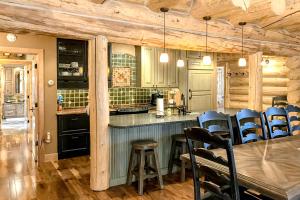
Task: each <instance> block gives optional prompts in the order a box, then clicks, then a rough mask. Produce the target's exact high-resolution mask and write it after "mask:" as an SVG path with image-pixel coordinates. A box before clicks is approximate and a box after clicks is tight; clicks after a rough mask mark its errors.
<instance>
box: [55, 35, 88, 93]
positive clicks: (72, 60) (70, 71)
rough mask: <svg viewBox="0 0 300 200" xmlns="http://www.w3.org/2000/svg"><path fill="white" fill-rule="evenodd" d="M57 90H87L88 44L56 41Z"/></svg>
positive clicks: (64, 40)
mask: <svg viewBox="0 0 300 200" xmlns="http://www.w3.org/2000/svg"><path fill="white" fill-rule="evenodd" d="M57 84H58V88H59V89H61V88H88V42H87V41H84V40H71V39H62V38H58V39H57Z"/></svg>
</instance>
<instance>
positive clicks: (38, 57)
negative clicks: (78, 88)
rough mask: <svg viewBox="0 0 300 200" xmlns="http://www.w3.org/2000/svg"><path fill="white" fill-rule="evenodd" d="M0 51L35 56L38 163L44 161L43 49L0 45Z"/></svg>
mask: <svg viewBox="0 0 300 200" xmlns="http://www.w3.org/2000/svg"><path fill="white" fill-rule="evenodd" d="M0 51H4V52H9V53H22V54H31V55H35V56H36V64H37V65H38V68H37V90H38V94H37V97H38V102H37V103H38V108H37V113H38V120H37V121H36V123H38V133H36V134H37V138H38V152H37V154H38V165H40V164H41V163H42V162H43V161H44V159H45V158H44V157H45V152H44V148H42V147H43V143H44V137H45V134H44V123H45V122H44V109H45V108H44V50H43V49H34V48H19V47H4V46H0Z"/></svg>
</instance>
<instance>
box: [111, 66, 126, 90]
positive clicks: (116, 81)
mask: <svg viewBox="0 0 300 200" xmlns="http://www.w3.org/2000/svg"><path fill="white" fill-rule="evenodd" d="M112 80H113V81H112V86H113V87H129V86H130V67H115V68H113V72H112Z"/></svg>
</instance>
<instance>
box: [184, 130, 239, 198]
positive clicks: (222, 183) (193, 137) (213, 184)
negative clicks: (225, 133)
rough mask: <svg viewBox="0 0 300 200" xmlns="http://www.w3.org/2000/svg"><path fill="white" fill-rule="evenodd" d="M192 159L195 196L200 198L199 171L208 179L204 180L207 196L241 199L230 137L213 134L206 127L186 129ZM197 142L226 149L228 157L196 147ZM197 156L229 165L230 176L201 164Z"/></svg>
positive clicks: (203, 184)
mask: <svg viewBox="0 0 300 200" xmlns="http://www.w3.org/2000/svg"><path fill="white" fill-rule="evenodd" d="M184 132H185V135H186V139H187V144H188V150H189V154H190V159H191V163H192V172H193V181H194V197H195V200H200V199H201V196H200V180H199V178H200V177H199V173H197V171H198V170H199V172H200V173H201V175H204V176H205V178H206V180H205V181H202V187H203V188H204V189H205V190H206V191H207V192H206V193H205V196H206V197H207V196H211V197H217V198H220V199H234V200H238V199H240V194H239V185H238V181H237V173H236V167H235V161H234V155H233V149H232V142H231V140H230V139H225V138H223V137H221V136H220V135H217V134H211V133H210V132H209V131H208V130H207V129H204V128H199V127H195V128H188V129H185V130H184ZM197 142H202V143H207V144H211V145H214V146H216V147H218V148H222V149H225V150H226V155H227V159H224V158H222V157H218V156H216V155H215V154H214V153H213V152H212V151H210V150H207V149H205V148H195V146H194V144H195V143H197ZM196 156H198V157H201V158H204V159H207V160H210V161H212V162H215V163H218V164H221V165H224V166H227V167H228V169H229V174H230V176H229V177H228V176H226V175H224V174H221V173H218V172H216V171H215V170H213V169H211V168H209V167H207V166H203V165H199V164H198V163H197V162H196Z"/></svg>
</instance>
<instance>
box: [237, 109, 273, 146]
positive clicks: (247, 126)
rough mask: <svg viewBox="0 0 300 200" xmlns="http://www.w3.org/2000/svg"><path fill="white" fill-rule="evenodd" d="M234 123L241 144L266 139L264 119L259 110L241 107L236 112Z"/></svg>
mask: <svg viewBox="0 0 300 200" xmlns="http://www.w3.org/2000/svg"><path fill="white" fill-rule="evenodd" d="M258 121H259V123H257V122H258ZM236 123H237V126H238V130H239V137H240V141H241V143H242V144H245V143H249V142H255V141H258V140H261V139H263V140H266V139H267V133H266V129H265V120H264V116H263V114H262V113H261V112H257V111H255V110H250V109H242V110H240V111H239V112H237V113H236Z"/></svg>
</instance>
